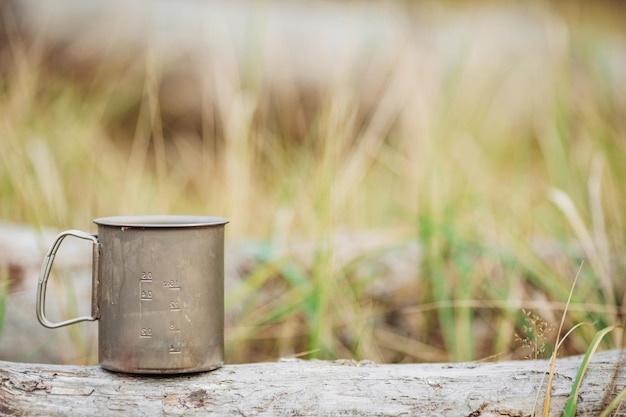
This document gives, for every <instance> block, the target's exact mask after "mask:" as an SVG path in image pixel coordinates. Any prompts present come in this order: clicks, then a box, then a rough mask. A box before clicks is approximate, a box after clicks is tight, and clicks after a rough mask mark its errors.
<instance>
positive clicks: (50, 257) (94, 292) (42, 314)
mask: <svg viewBox="0 0 626 417" xmlns="http://www.w3.org/2000/svg"><path fill="white" fill-rule="evenodd" d="M67 236H74V237H77V238H80V239H86V240H91V241H92V242H93V258H92V267H91V268H92V269H91V277H92V286H91V316H83V317H76V318H73V319H69V320H65V321H61V322H57V323H55V322H51V321H49V320H48V319H47V318H46V287H47V285H48V277H49V275H50V270H51V269H52V262H53V261H54V256H55V255H56V253H57V251H58V250H59V247H60V246H61V242H63V239H65V238H66V237H67ZM100 248H101V245H100V243H99V242H98V235H92V234H89V233H85V232H81V231H80V230H67V231H65V232H62V233H59V235H58V236H57V237H56V239H55V241H54V243H53V244H52V246H51V247H50V250H49V251H48V253H47V254H46V257H45V259H44V261H43V264H42V265H41V271H40V272H39V285H38V286H37V320H39V323H41V324H42V325H43V326H45V327H47V328H49V329H56V328H58V327H62V326H67V325H69V324H74V323H79V322H81V321H94V320H97V319H98V318H100V310H99V309H98V285H99V283H100Z"/></svg>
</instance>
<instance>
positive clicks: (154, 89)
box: [0, 3, 626, 362]
mask: <svg viewBox="0 0 626 417" xmlns="http://www.w3.org/2000/svg"><path fill="white" fill-rule="evenodd" d="M492 7H493V9H492V10H491V9H487V11H485V10H484V9H483V8H479V9H471V10H463V11H458V10H455V9H450V10H448V9H445V8H428V7H426V6H424V7H419V8H418V7H409V9H408V11H406V12H403V13H404V14H406V15H408V16H411V18H409V19H408V20H403V22H404V25H403V26H401V27H400V28H399V29H398V32H397V33H396V34H395V38H394V42H393V43H390V44H388V45H384V47H383V48H378V49H377V48H376V47H375V45H376V44H375V42H373V41H372V44H371V48H372V49H371V51H370V52H371V60H368V59H367V53H366V54H361V55H359V53H357V52H356V51H353V53H352V54H345V56H343V55H342V56H341V58H342V59H343V61H342V60H340V61H339V62H334V64H336V65H334V66H333V68H339V69H338V70H335V71H334V72H330V73H328V74H326V75H324V77H325V78H323V79H322V81H323V82H320V81H319V80H318V81H316V83H314V84H307V83H306V82H305V81H302V79H301V78H299V75H298V74H297V73H293V72H290V71H289V68H290V64H293V63H291V62H290V61H289V57H288V56H281V55H280V53H279V52H280V51H281V50H280V45H278V46H276V45H275V48H276V50H278V53H277V52H276V51H275V50H272V51H273V52H272V53H273V54H274V55H272V57H273V58H275V59H278V58H277V57H279V58H281V59H282V60H283V61H281V62H282V63H283V65H278V64H277V66H280V71H278V75H273V72H272V68H271V67H268V66H267V65H263V63H264V61H263V60H264V59H268V58H267V56H268V55H269V54H270V47H269V46H268V45H270V46H271V45H273V44H272V43H271V42H270V40H269V37H270V36H269V34H268V35H267V38H265V37H264V34H263V33H262V32H261V33H257V34H256V35H255V36H258V39H257V38H255V41H256V42H259V45H263V48H265V49H263V48H261V49H259V50H255V53H249V54H248V55H245V59H242V60H238V59H237V57H236V54H235V53H234V52H231V53H230V55H228V54H226V55H224V56H222V57H221V58H220V59H214V60H210V59H209V60H207V61H202V65H203V66H201V67H200V68H201V70H200V71H196V72H194V70H193V68H196V67H194V65H196V64H197V62H195V63H193V65H192V64H189V67H190V68H191V69H190V68H187V67H186V63H187V62H192V61H191V59H190V58H189V59H190V61H184V60H183V61H182V62H183V63H182V64H181V65H179V66H176V65H172V64H171V62H170V61H167V60H166V59H164V58H163V57H162V56H161V55H160V52H159V50H158V49H157V48H156V47H154V45H149V46H148V47H147V48H146V49H145V50H143V51H144V52H145V53H141V54H137V57H136V59H135V60H129V59H120V60H114V59H112V60H110V61H109V60H105V61H98V60H95V61H90V62H89V63H88V64H84V65H83V64H81V65H82V66H79V65H78V64H77V63H75V64H72V62H76V61H71V60H69V58H67V57H63V56H62V57H61V58H59V57H58V56H57V58H56V59H52V56H51V55H50V54H49V51H48V50H47V49H46V47H47V45H46V43H45V42H44V40H43V39H42V38H39V37H37V36H34V37H28V36H22V35H20V34H19V33H18V32H17V31H14V32H11V31H10V30H9V31H8V36H7V37H6V42H5V44H4V45H3V46H2V50H1V53H2V55H1V57H2V63H3V67H2V78H1V80H0V131H1V132H2V133H1V137H0V146H1V153H0V195H1V196H2V198H1V200H0V218H2V219H7V220H11V221H15V222H26V223H31V224H34V225H53V226H55V227H58V228H67V227H72V228H83V229H85V228H89V227H90V223H89V222H90V220H91V219H92V218H94V217H98V216H104V215H113V214H122V213H124V214H132V213H174V212H193V213H206V214H213V215H222V216H225V217H229V218H230V219H231V221H232V223H231V224H229V226H228V228H229V229H228V239H230V240H232V241H242V240H257V241H261V242H262V243H263V245H262V247H263V248H265V249H264V251H262V253H259V254H258V260H259V263H258V265H257V266H255V267H254V268H253V269H252V270H250V271H246V280H245V281H244V282H243V283H242V284H241V287H240V288H238V289H237V290H236V291H234V292H233V294H228V295H227V309H229V311H231V312H233V313H232V314H231V316H232V315H234V318H233V324H231V326H230V327H229V328H228V329H227V350H228V355H229V360H230V361H232V362H238V361H248V360H262V359H271V358H276V357H278V356H287V355H302V354H304V353H303V352H305V353H306V352H309V353H310V355H312V356H318V357H323V358H333V357H354V358H357V359H360V358H367V359H372V360H377V361H387V362H388V361H397V362H402V361H421V360H429V361H430V360H473V359H479V358H484V357H491V356H493V355H496V356H497V357H501V358H505V357H523V356H524V355H525V354H524V352H523V346H520V344H519V343H518V342H516V338H515V335H516V333H519V332H520V331H521V330H522V329H523V326H524V322H525V321H524V320H525V317H526V315H525V314H524V312H523V309H524V308H526V309H530V310H532V311H533V314H535V315H536V317H537V318H538V319H539V318H540V319H541V320H543V322H546V323H552V324H554V323H557V322H559V321H560V313H561V312H562V311H563V308H564V307H563V305H562V303H563V302H564V301H565V300H566V299H567V296H568V293H569V288H570V285H571V280H572V277H573V276H574V275H575V273H576V271H577V268H578V265H579V264H580V261H581V259H583V258H584V259H586V260H587V262H586V263H585V267H584V268H583V269H582V271H581V273H580V279H579V284H578V288H577V291H576V292H575V293H574V295H573V298H572V301H571V304H570V305H569V313H568V316H567V318H566V320H565V323H564V328H571V327H573V326H574V325H575V324H576V323H578V322H582V321H589V322H593V323H595V324H596V325H597V327H598V328H603V327H606V326H608V325H611V324H616V323H619V322H621V320H622V317H623V313H624V310H623V303H624V297H625V296H626V291H625V290H626V289H625V286H624V282H623V281H624V280H623V279H622V277H623V273H624V270H625V264H624V259H626V256H625V255H626V250H625V247H624V242H625V240H624V236H625V234H624V232H625V231H626V230H625V228H624V218H623V213H625V212H626V196H625V195H624V192H625V191H624V188H623V187H621V184H622V179H623V178H626V164H624V163H623V160H624V155H626V124H625V123H624V121H625V120H626V118H625V117H624V115H625V114H626V94H625V93H626V63H624V62H623V60H622V61H620V57H622V56H623V54H624V52H625V51H626V46H625V42H626V40H625V39H626V38H625V36H626V35H625V34H624V32H623V31H620V30H618V29H614V28H613V27H612V26H610V24H609V23H610V22H609V23H607V21H606V20H602V19H604V18H606V16H607V15H611V12H610V11H609V12H607V9H605V8H603V7H604V6H598V7H597V10H596V9H594V10H592V11H593V12H594V13H587V14H585V13H582V12H578V11H577V9H576V8H575V7H574V6H572V7H571V8H570V9H571V10H570V9H568V10H566V11H564V12H563V13H562V14H561V13H560V12H554V11H553V10H551V9H550V8H549V7H548V6H547V5H546V4H543V3H533V5H531V6H528V7H522V6H510V7H509V6H507V7H504V8H499V7H498V8H496V6H492ZM579 7H583V6H579ZM489 10H491V11H489ZM615 13H621V10H619V11H617V10H616V11H615ZM589 16H591V17H589ZM603 16H604V17H603ZM592 17H594V18H597V19H598V20H593V19H592ZM3 19H4V23H7V22H8V23H10V22H11V15H9V14H6V13H5V15H4V16H3ZM589 19H591V20H589ZM5 27H9V25H5ZM355 36H356V35H355ZM77 42H78V41H77ZM225 49H226V50H227V48H225ZM114 50H115V49H114V48H113V49H111V51H114ZM381 50H384V54H383V55H384V56H385V60H379V58H380V57H381V56H383V55H381V52H380V51H381ZM248 52H250V51H248ZM110 53H112V52H110ZM222 58H223V59H222ZM226 58H229V59H226ZM179 61H180V60H179ZM68 62H69V64H68ZM120 62H121V64H120ZM64 65H65V66H64ZM68 65H69V68H73V69H74V70H75V71H74V72H73V71H68ZM181 66H182V67H183V68H181ZM294 67H295V65H294ZM189 80H192V81H193V82H192V83H191V85H192V88H191V89H189V88H188V87H189V85H190V81H189ZM181 97H182V99H181ZM180 100H182V102H181V101H180ZM185 100H187V101H185ZM181 103H182V104H181ZM190 103H191V104H190ZM176 106H178V107H180V106H182V107H183V108H186V109H187V110H183V111H178V110H176V108H177V107H176ZM185 106H188V107H185ZM181 115H183V116H185V117H187V118H184V117H183V116H181ZM364 229H367V230H370V229H372V230H382V231H384V232H381V233H390V234H391V235H393V242H392V243H388V244H385V245H381V246H378V247H376V248H375V249H370V250H362V251H355V253H354V254H353V255H352V256H347V257H340V256H338V255H337V252H338V250H339V248H338V247H337V245H338V243H337V240H336V235H337V233H338V230H364ZM301 242H308V243H310V245H309V246H308V249H307V250H306V251H305V253H303V254H302V253H301V254H296V253H295V251H293V250H290V248H291V249H293V247H294V246H295V245H298V244H300V243H301ZM411 242H413V243H414V242H419V245H420V246H419V247H420V250H421V255H422V256H421V258H419V259H415V260H414V262H415V263H418V262H419V264H418V265H417V266H416V268H415V270H416V271H417V272H414V273H413V275H412V276H409V277H408V279H406V280H402V281H401V282H402V284H401V285H399V286H394V285H395V284H394V285H392V284H389V285H390V286H389V292H388V293H381V292H375V293H372V292H371V291H369V292H368V288H371V284H372V283H375V282H376V281H377V280H378V279H379V277H380V276H384V275H385V274H386V271H384V270H381V265H383V266H384V267H385V268H388V266H389V265H393V262H387V263H385V262H382V263H380V262H372V259H387V258H385V257H386V256H388V255H389V254H391V253H393V250H394V248H397V247H405V246H406V245H408V244H410V243H411ZM389 256H391V255H389ZM391 259H393V258H391ZM559 303H561V304H559ZM234 312H236V313H234ZM594 334H595V331H594V330H593V329H591V328H589V329H585V328H581V329H579V330H578V331H577V332H576V333H575V334H572V335H571V336H570V337H569V338H568V339H567V340H566V341H565V343H564V345H563V347H562V348H561V349H562V352H565V353H576V352H583V351H584V350H585V349H586V346H587V345H588V344H589V341H590V340H591V338H592V337H593V335H594ZM551 349H552V347H551V346H548V347H547V348H546V354H549V353H550V350H551Z"/></svg>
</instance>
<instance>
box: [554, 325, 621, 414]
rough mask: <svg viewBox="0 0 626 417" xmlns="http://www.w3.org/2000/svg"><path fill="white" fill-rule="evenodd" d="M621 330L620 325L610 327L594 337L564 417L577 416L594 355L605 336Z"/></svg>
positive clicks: (579, 370) (566, 406) (575, 381)
mask: <svg viewBox="0 0 626 417" xmlns="http://www.w3.org/2000/svg"><path fill="white" fill-rule="evenodd" d="M620 328H623V327H622V326H619V325H613V326H609V327H606V328H604V329H602V330H599V331H598V332H597V333H596V334H595V336H594V337H593V340H592V341H591V344H590V345H589V347H588V348H587V353H585V356H584V357H583V361H582V363H581V364H580V368H578V374H577V375H576V379H575V380H574V386H573V387H572V391H571V392H570V395H569V398H568V399H567V403H566V404H565V410H564V411H563V417H574V416H575V415H576V405H577V402H578V393H579V391H580V385H581V384H582V380H583V378H584V376H585V373H586V372H587V368H589V363H590V362H591V358H592V357H593V355H594V353H595V352H596V350H597V349H598V346H600V342H602V339H603V338H604V336H606V335H607V334H609V333H611V332H612V331H613V330H616V329H620Z"/></svg>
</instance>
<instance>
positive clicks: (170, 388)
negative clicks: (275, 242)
mask: <svg viewBox="0 0 626 417" xmlns="http://www.w3.org/2000/svg"><path fill="white" fill-rule="evenodd" d="M623 356H624V355H623V352H622V351H617V350H613V351H606V352H600V353H597V354H596V355H595V356H594V358H593V361H592V363H591V365H590V366H589V370H588V372H587V374H586V376H585V379H584V380H583V384H582V388H581V391H580V395H579V406H578V415H598V414H599V412H600V410H602V409H604V408H605V407H606V405H607V404H608V403H609V402H610V401H611V400H612V399H613V398H614V397H615V395H616V394H617V393H619V392H620V391H622V390H623V389H624V388H625V387H626V374H625V369H624V357H623ZM581 362H582V357H581V356H575V357H569V358H562V359H558V362H557V365H556V374H555V378H554V386H553V389H552V404H551V407H550V415H551V416H557V415H561V414H562V412H563V408H564V404H565V402H566V400H567V397H568V395H569V392H570V390H571V388H572V385H573V383H574V379H575V377H576V373H577V371H578V369H579V367H580V365H581ZM549 365H550V364H549V361H547V360H528V361H508V362H497V363H448V364H387V365H380V364H374V363H371V362H353V361H334V362H326V361H303V360H281V361H279V362H274V363H256V364H245V365H226V366H224V367H222V368H220V369H218V370H215V371H212V372H207V373H199V374H193V375H181V376H174V377H172V376H158V377H155V376H138V375H127V374H118V373H112V372H108V371H105V370H103V369H101V368H100V367H99V366H68V365H41V364H26V363H15V362H2V361H0V415H11V416H55V415H62V416H87V415H97V416H105V415H129V416H130V415H133V416H170V415H172V416H175V415H191V416H194V415H202V416H206V415H220V416H241V415H244V416H263V415H278V416H286V415H289V416H296V415H313V416H316V415H342V416H343V415H350V416H404V415H407V416H408V415H419V416H471V417H476V416H530V415H533V410H535V407H536V411H537V412H539V413H540V412H541V410H542V404H543V399H544V396H545V392H546V382H547V372H548V371H549V368H550V366H549ZM619 413H620V412H618V415H625V413H624V411H621V414H619Z"/></svg>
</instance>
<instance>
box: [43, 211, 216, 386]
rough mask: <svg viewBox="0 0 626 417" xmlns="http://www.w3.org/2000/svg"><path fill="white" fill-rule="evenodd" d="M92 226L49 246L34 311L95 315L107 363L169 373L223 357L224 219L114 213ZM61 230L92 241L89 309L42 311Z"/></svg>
mask: <svg viewBox="0 0 626 417" xmlns="http://www.w3.org/2000/svg"><path fill="white" fill-rule="evenodd" d="M94 223H96V224H97V225H98V234H97V235H92V234H89V233H85V232H81V231H77V230H68V231H65V232H62V233H61V234H59V235H58V236H57V237H56V240H55V242H54V243H53V244H52V247H51V248H50V250H49V251H48V253H47V255H46V257H45V260H44V262H43V265H42V267H41V272H40V274H39V285H38V289H37V318H38V320H39V322H40V323H41V324H42V325H44V326H45V327H48V328H57V327H61V326H66V325H69V324H74V323H78V322H81V321H94V320H98V358H99V361H100V365H101V366H102V367H103V368H105V369H108V370H111V371H118V372H130V373H142V374H174V373H187V372H199V371H208V370H211V369H215V368H218V367H220V366H221V365H222V364H223V362H224V229H225V225H226V223H228V220H227V219H224V218H221V217H200V216H173V215H167V216H120V217H105V218H100V219H95V220H94ZM67 236H75V237H78V238H81V239H87V240H90V241H92V243H93V260H92V263H93V265H92V295H91V316H86V317H77V318H74V319H70V320H65V321H62V322H56V323H55V322H51V321H49V320H48V319H47V318H46V315H45V310H46V308H45V305H46V285H47V282H48V276H49V274H50V269H51V268H52V263H53V261H54V256H55V254H56V252H57V250H58V249H59V247H60V246H61V243H62V241H63V239H65V238H66V237H67Z"/></svg>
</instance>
